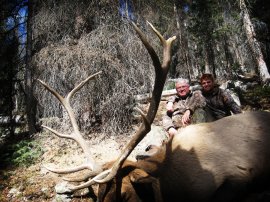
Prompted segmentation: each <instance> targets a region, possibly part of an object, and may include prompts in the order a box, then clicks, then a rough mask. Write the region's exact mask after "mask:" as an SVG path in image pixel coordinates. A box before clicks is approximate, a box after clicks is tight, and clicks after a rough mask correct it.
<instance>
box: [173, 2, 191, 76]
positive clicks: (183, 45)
mask: <svg viewBox="0 0 270 202" xmlns="http://www.w3.org/2000/svg"><path fill="white" fill-rule="evenodd" d="M174 13H175V19H176V27H177V31H178V37H179V40H178V41H179V47H180V51H179V53H180V54H179V55H180V61H183V62H182V63H183V66H184V69H185V70H186V71H187V76H188V79H190V80H191V78H192V72H191V70H190V68H191V67H190V64H189V53H188V39H187V36H186V32H185V31H186V30H185V26H184V20H185V16H184V13H183V11H182V8H181V5H180V4H179V3H177V2H175V3H174Z"/></svg>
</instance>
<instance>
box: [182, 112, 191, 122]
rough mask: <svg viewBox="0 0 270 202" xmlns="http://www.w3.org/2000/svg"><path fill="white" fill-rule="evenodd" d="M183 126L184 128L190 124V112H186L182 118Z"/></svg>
mask: <svg viewBox="0 0 270 202" xmlns="http://www.w3.org/2000/svg"><path fill="white" fill-rule="evenodd" d="M182 124H183V126H186V125H188V124H190V110H189V109H188V110H186V111H185V113H184V115H183V117H182Z"/></svg>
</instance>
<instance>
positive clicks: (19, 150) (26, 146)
mask: <svg viewBox="0 0 270 202" xmlns="http://www.w3.org/2000/svg"><path fill="white" fill-rule="evenodd" d="M42 154H43V150H42V147H41V146H40V145H39V144H38V142H37V141H33V140H21V141H19V142H18V143H16V144H12V145H10V146H9V148H8V149H7V152H6V153H4V154H3V156H2V157H1V158H2V159H4V162H6V163H9V164H10V163H12V164H13V165H16V166H29V165H31V164H33V163H34V162H35V161H36V160H37V159H38V158H39V157H40V156H41V155H42Z"/></svg>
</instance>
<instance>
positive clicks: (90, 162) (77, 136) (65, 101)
mask: <svg viewBox="0 0 270 202" xmlns="http://www.w3.org/2000/svg"><path fill="white" fill-rule="evenodd" d="M100 73H101V71H100V72H97V73H95V74H93V75H91V76H89V77H87V78H86V79H85V80H84V81H82V82H81V83H80V84H79V85H77V86H76V87H75V88H74V89H73V90H72V91H71V92H69V93H68V95H67V96H66V97H65V98H64V97H62V96H61V95H60V94H59V93H57V92H56V91H55V90H54V89H53V88H51V87H50V86H49V85H47V84H46V83H45V82H43V81H41V80H38V81H39V82H40V83H41V84H42V85H43V86H44V87H45V88H46V89H47V90H48V91H49V92H50V93H52V94H53V95H54V96H55V97H56V98H57V99H58V100H59V101H60V103H61V104H62V105H63V106H64V108H65V109H66V111H67V113H68V115H69V118H70V121H71V125H72V127H73V130H74V131H73V132H72V133H71V134H70V135H66V134H61V133H59V132H57V131H56V130H54V129H52V128H50V127H48V126H44V125H42V127H44V128H46V129H47V130H49V131H51V132H53V133H54V134H55V135H57V136H58V137H61V138H68V139H73V140H75V141H76V142H77V143H78V144H79V145H80V147H81V148H82V150H83V153H84V155H85V157H86V159H87V162H86V163H85V164H83V165H81V166H77V167H74V168H69V169H54V168H49V167H47V166H44V167H45V168H47V169H48V170H50V171H52V172H55V173H59V174H61V173H71V172H76V171H80V170H83V169H91V170H92V171H99V172H100V171H101V170H102V169H101V166H100V165H98V164H97V163H96V162H95V161H94V159H93V157H92V154H91V152H90V149H89V147H88V144H87V142H86V141H85V140H84V138H83V136H82V135H81V133H80V131H79V126H78V124H77V121H76V119H75V115H74V112H73V109H72V107H71V105H70V99H71V97H72V96H73V95H74V94H75V93H76V92H77V91H78V90H80V89H81V88H82V87H83V86H84V85H85V84H86V83H87V82H88V81H89V80H91V79H93V78H94V77H95V76H97V75H99V74H100Z"/></svg>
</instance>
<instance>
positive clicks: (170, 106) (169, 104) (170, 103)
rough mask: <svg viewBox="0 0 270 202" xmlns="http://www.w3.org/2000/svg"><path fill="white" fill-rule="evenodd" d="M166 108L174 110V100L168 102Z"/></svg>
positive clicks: (169, 110)
mask: <svg viewBox="0 0 270 202" xmlns="http://www.w3.org/2000/svg"><path fill="white" fill-rule="evenodd" d="M166 109H167V111H168V112H171V113H172V112H173V103H172V102H168V103H167V105H166Z"/></svg>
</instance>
